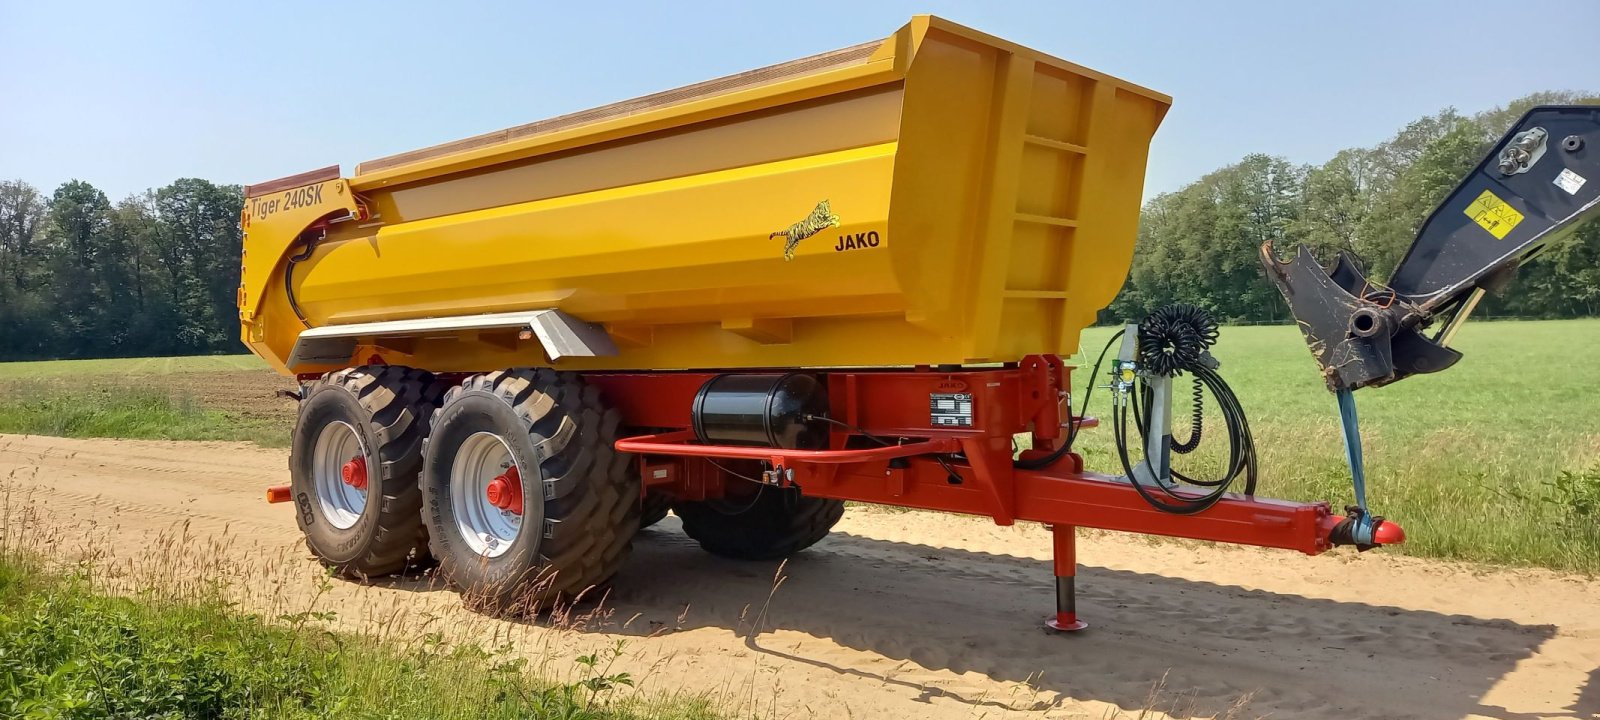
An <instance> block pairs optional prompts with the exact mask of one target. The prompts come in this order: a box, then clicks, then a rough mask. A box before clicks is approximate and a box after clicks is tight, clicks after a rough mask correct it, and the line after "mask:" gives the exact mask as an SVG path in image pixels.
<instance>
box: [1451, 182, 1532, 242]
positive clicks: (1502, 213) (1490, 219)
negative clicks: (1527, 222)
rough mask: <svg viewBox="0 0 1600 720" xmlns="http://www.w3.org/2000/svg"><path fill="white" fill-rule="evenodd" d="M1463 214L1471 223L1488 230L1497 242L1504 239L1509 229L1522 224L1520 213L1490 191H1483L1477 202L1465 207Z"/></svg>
mask: <svg viewBox="0 0 1600 720" xmlns="http://www.w3.org/2000/svg"><path fill="white" fill-rule="evenodd" d="M1465 212H1466V213H1467V217H1469V218H1472V221H1473V222H1475V223H1477V224H1479V225H1482V226H1483V229H1485V230H1488V231H1489V234H1490V235H1493V236H1495V238H1496V239H1499V240H1504V239H1506V235H1507V234H1508V233H1510V232H1511V228H1514V227H1516V226H1517V223H1520V222H1522V213H1519V212H1517V209H1516V208H1514V207H1511V206H1510V205H1507V204H1506V201H1504V200H1501V199H1500V196H1498V195H1496V194H1494V192H1493V191H1490V190H1485V191H1483V194H1482V195H1479V196H1478V199H1477V200H1473V201H1472V204H1470V205H1468V206H1467V209H1466V210H1465Z"/></svg>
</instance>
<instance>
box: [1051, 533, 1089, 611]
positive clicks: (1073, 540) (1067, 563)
mask: <svg viewBox="0 0 1600 720" xmlns="http://www.w3.org/2000/svg"><path fill="white" fill-rule="evenodd" d="M1050 534H1051V536H1052V540H1053V543H1052V544H1053V545H1054V546H1055V572H1056V614H1055V616H1054V617H1051V618H1050V619H1049V620H1046V621H1045V623H1044V625H1045V627H1047V628H1050V629H1051V630H1054V631H1056V632H1076V631H1078V630H1082V629H1084V628H1087V627H1089V623H1086V622H1084V621H1082V620H1079V619H1078V599H1077V594H1076V590H1075V588H1074V587H1073V581H1074V580H1076V579H1077V576H1078V528H1077V527H1075V526H1072V525H1053V526H1051V528H1050Z"/></svg>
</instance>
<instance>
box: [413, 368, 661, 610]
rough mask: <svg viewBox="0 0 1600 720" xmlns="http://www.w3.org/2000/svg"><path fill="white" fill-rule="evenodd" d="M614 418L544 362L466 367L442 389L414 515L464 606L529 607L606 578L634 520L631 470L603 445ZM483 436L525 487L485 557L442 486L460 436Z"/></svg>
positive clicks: (579, 593)
mask: <svg viewBox="0 0 1600 720" xmlns="http://www.w3.org/2000/svg"><path fill="white" fill-rule="evenodd" d="M619 421H620V415H619V414H618V413H617V411H616V410H610V409H607V408H606V407H605V406H604V405H603V404H602V403H601V401H600V393H599V389H598V388H593V387H588V386H586V385H584V384H583V382H582V381H581V380H579V379H578V378H577V377H576V376H574V375H571V374H558V373H556V372H554V371H551V370H548V369H540V370H532V369H515V370H503V371H499V372H492V373H487V374H484V375H475V376H473V377H470V378H467V380H466V381H465V382H463V383H462V384H461V386H460V387H457V388H453V389H451V390H450V392H449V393H448V394H447V395H446V396H445V401H444V406H443V407H442V408H441V409H440V410H439V413H438V414H437V415H436V416H435V417H434V423H433V433H432V436H431V437H430V438H429V440H428V449H427V452H426V453H425V455H424V459H423V470H422V477H421V482H422V494H423V521H424V522H425V523H426V524H427V526H428V542H429V547H430V548H431V549H432V551H433V556H434V557H435V558H437V559H438V561H439V573H440V575H441V576H442V577H444V578H445V579H446V580H447V581H448V582H449V583H450V584H451V585H453V586H455V587H456V588H458V589H460V590H461V591H462V593H463V599H464V600H465V601H466V602H467V604H468V605H469V607H473V608H475V609H479V610H483V611H486V612H493V613H497V614H499V613H507V614H524V613H532V612H537V611H538V610H539V608H540V607H541V605H542V606H544V607H548V606H549V605H550V604H553V603H555V602H562V601H567V600H571V599H575V598H578V597H592V596H593V595H594V593H593V592H592V590H593V589H594V588H596V587H597V586H599V585H601V584H603V583H605V582H607V581H608V580H609V579H610V578H611V576H612V575H615V574H616V572H617V570H618V568H620V567H621V566H622V562H623V560H624V559H626V557H627V555H628V551H629V549H630V547H631V542H632V540H633V536H634V533H636V532H637V531H638V523H639V478H638V475H637V473H635V472H633V470H632V467H631V462H630V460H631V457H630V456H627V455H624V454H621V453H618V452H617V451H616V450H615V449H613V447H612V444H613V443H615V442H616V440H617V427H618V424H619ZM484 432H488V433H492V434H494V435H496V436H497V437H498V438H500V440H501V442H502V443H503V444H504V447H505V450H507V451H509V453H510V458H511V460H512V461H513V462H515V463H516V467H517V469H518V471H519V475H520V477H521V479H522V486H523V490H524V491H523V495H522V497H523V515H521V516H520V526H519V528H518V530H517V531H516V535H515V538H514V539H512V540H511V541H510V543H509V545H507V546H506V549H505V550H504V551H502V554H500V555H497V556H493V557H490V556H489V555H488V554H486V553H480V552H478V551H477V550H474V549H473V548H472V547H471V546H469V545H468V541H467V540H466V538H465V535H464V532H463V531H462V529H461V527H460V526H459V525H458V523H457V520H458V517H459V515H458V511H459V510H460V508H457V507H455V503H454V501H453V500H452V497H451V492H450V489H451V483H452V482H453V481H454V478H452V477H451V475H452V465H453V463H454V462H455V459H456V456H457V455H458V454H459V453H460V451H461V449H462V445H463V443H465V442H467V440H468V439H469V438H471V437H472V436H473V435H475V434H477V433H484ZM541 499H542V502H541Z"/></svg>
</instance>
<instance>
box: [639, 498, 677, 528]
mask: <svg viewBox="0 0 1600 720" xmlns="http://www.w3.org/2000/svg"><path fill="white" fill-rule="evenodd" d="M671 509H672V496H670V495H664V494H662V493H659V492H646V493H645V494H644V500H643V501H642V502H641V503H640V504H639V529H640V530H643V529H645V528H647V527H650V526H651V525H654V524H656V523H658V522H661V521H662V520H665V519H666V517H667V512H668V511H670V510H671Z"/></svg>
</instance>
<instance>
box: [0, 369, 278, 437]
mask: <svg viewBox="0 0 1600 720" xmlns="http://www.w3.org/2000/svg"><path fill="white" fill-rule="evenodd" d="M7 385H8V386H6V387H4V389H5V390H6V392H5V395H4V399H3V400H0V432H3V433H15V434H23V435H53V436H58V437H74V438H132V439H140V440H244V441H251V442H255V443H257V444H259V445H263V446H266V447H281V446H284V445H285V444H287V442H288V430H287V428H285V427H281V426H280V424H279V423H276V422H273V421H270V420H267V419H261V418H245V417H241V416H238V415H236V414H234V413H230V412H227V411H224V410H219V409H215V408H207V407H202V406H200V405H198V404H196V403H195V402H193V401H192V400H190V399H188V398H186V397H184V396H181V395H179V396H174V395H173V394H171V393H167V392H162V391H160V390H153V389H141V388H138V387H126V386H118V385H107V386H96V387H90V388H87V389H82V388H75V389H64V388H61V387H58V386H51V385H39V386H26V385H11V384H7Z"/></svg>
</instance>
